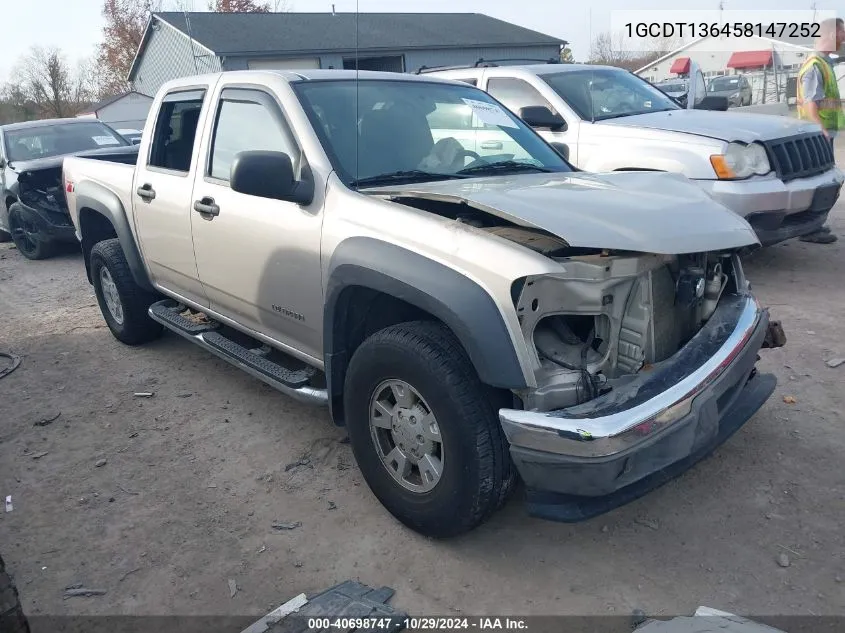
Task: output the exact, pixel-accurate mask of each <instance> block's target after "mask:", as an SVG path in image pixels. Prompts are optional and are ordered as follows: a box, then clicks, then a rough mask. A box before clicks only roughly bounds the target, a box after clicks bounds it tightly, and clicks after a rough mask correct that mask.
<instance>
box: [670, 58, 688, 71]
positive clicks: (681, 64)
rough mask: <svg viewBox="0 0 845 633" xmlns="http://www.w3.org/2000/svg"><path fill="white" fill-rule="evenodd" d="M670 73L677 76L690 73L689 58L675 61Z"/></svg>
mask: <svg viewBox="0 0 845 633" xmlns="http://www.w3.org/2000/svg"><path fill="white" fill-rule="evenodd" d="M669 72H670V73H674V74H676V75H686V74H687V73H688V72H689V57H679V58H678V59H676V60H675V61H673V62H672V67H671V68H670V69H669Z"/></svg>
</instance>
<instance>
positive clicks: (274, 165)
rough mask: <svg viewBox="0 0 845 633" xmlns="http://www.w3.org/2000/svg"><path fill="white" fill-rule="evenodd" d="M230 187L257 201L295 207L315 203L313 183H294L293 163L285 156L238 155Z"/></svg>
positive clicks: (275, 153) (271, 154) (247, 153)
mask: <svg viewBox="0 0 845 633" xmlns="http://www.w3.org/2000/svg"><path fill="white" fill-rule="evenodd" d="M229 185H230V186H231V187H232V191H237V192H238V193H245V194H247V195H249V196H258V197H259V198H272V199H274V200H286V201H288V202H296V203H297V204H310V203H311V201H312V200H313V199H314V183H313V181H310V180H302V181H297V180H296V179H295V178H294V175H293V162H292V161H291V159H290V156H288V155H287V154H285V153H284V152H269V151H264V150H261V151H258V150H256V151H247V152H238V153H237V154H235V160H234V162H233V163H232V168H231V171H230V172H229Z"/></svg>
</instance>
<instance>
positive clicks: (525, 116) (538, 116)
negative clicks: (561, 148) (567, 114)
mask: <svg viewBox="0 0 845 633" xmlns="http://www.w3.org/2000/svg"><path fill="white" fill-rule="evenodd" d="M519 118H520V119H522V120H523V121H525V122H526V123H527V124H528V125H530V126H531V127H539V128H548V129H550V130H552V131H555V132H556V131H559V130H560V131H562V130H565V129H566V121H564V120H563V117H562V116H560V115H559V114H555V113H554V112H552V111H551V110H549V109H548V108H547V107H546V106H527V107H525V108H520V109H519Z"/></svg>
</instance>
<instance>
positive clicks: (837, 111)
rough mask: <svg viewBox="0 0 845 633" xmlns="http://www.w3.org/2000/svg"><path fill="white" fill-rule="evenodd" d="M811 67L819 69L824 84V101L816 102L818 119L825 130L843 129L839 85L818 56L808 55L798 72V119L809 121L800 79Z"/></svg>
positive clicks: (844, 124) (843, 115) (844, 116)
mask: <svg viewBox="0 0 845 633" xmlns="http://www.w3.org/2000/svg"><path fill="white" fill-rule="evenodd" d="M813 66H815V67H816V68H818V69H819V72H820V73H821V76H822V81H823V83H824V85H823V88H824V97H825V98H824V99H822V100H821V101H819V102H818V108H819V118H820V119H821V121H822V125H823V126H824V129H826V130H834V131H835V130H843V129H845V113H843V112H842V101H841V99H840V98H839V84H837V82H836V75H835V74H834V73H833V68H832V67H831V65H830V64H829V63H828V62H827V61H826V60H825V59H824V58H822V57H821V56H819V55H818V54H813V55H810V57H809V58H808V59H807V61H806V62H804V65H803V66H801V70H799V71H798V82H797V83H798V85H797V86H796V87H797V89H798V117H799V118H800V119H804V120H809V119H810V117H809V116H808V115H807V111H806V108H805V102H806V99H805V96H804V86H803V82H802V81H801V79H802V78H803V76H804V73H806V72H807V71H808V70H810V69H811V68H812V67H813Z"/></svg>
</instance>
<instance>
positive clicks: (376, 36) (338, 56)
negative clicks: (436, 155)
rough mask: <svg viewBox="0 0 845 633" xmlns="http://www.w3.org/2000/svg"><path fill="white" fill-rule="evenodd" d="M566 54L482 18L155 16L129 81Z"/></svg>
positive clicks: (553, 42)
mask: <svg viewBox="0 0 845 633" xmlns="http://www.w3.org/2000/svg"><path fill="white" fill-rule="evenodd" d="M566 44H567V42H566V41H564V40H561V39H559V38H556V37H552V36H550V35H545V34H543V33H538V32H537V31H532V30H530V29H527V28H524V27H521V26H517V25H515V24H511V23H509V22H505V21H502V20H498V19H496V18H492V17H490V16H487V15H483V14H480V13H360V14H358V15H357V16H356V14H354V13H332V12H328V13H212V12H160V13H154V14H153V15H151V16H150V20H149V22H148V23H147V27H146V30H145V32H144V36H143V39H142V41H141V45H140V46H139V48H138V52H137V54H136V55H135V59H134V61H133V63H132V67H131V69H130V72H129V77H128V79H129V81H130V83H131V84H132V86H133V87H134V89H135V90H137V91H139V92H142V93H144V94H155V93H156V91H157V90H158V88H159V87H160V86H161V85H162V84H163V83H165V82H166V81H169V80H170V79H175V78H177V77H185V76H189V75H195V74H201V73H208V72H219V71H225V70H244V69H249V68H272V69H297V68H355V67H356V63H357V67H358V68H360V69H361V70H385V71H393V72H415V71H416V70H418V69H419V68H421V67H432V66H450V65H459V64H467V65H471V64H475V63H476V62H478V61H479V60H480V59H483V60H488V61H492V60H501V59H508V60H514V62H513V63H519V61H522V63H525V62H526V61H547V60H549V59H558V58H559V56H560V51H561V49H562V48H563V47H564V46H565V45H566Z"/></svg>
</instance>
